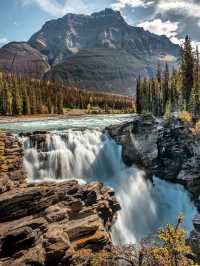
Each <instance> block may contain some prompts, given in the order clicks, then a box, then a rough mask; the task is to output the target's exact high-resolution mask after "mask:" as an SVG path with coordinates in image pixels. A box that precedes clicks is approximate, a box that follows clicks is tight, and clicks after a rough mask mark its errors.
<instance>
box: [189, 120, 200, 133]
mask: <svg viewBox="0 0 200 266" xmlns="http://www.w3.org/2000/svg"><path fill="white" fill-rule="evenodd" d="M191 131H192V134H193V135H198V134H200V120H198V121H197V122H196V124H195V127H193V128H191Z"/></svg>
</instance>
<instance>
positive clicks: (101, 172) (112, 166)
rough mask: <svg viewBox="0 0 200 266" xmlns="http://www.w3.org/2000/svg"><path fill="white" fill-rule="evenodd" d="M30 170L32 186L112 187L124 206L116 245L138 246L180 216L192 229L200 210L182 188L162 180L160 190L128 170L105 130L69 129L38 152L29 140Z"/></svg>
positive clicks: (115, 230)
mask: <svg viewBox="0 0 200 266" xmlns="http://www.w3.org/2000/svg"><path fill="white" fill-rule="evenodd" d="M23 143H24V165H25V168H26V170H27V173H28V178H29V180H31V181H33V180H37V181H38V180H44V179H46V178H48V179H49V178H50V179H53V180H63V179H74V178H75V179H78V180H80V181H84V182H89V181H100V182H104V183H105V184H106V185H108V186H111V187H113V188H114V190H115V191H116V195H117V197H118V199H119V202H120V204H121V207H122V210H121V211H120V212H119V217H118V220H117V222H116V224H115V226H114V227H113V231H112V236H113V240H114V242H115V243H117V244H118V243H120V244H125V243H126V244H127V243H136V242H137V241H139V240H141V239H142V238H143V237H145V236H147V235H150V234H152V233H154V232H155V231H156V230H157V229H158V228H159V227H161V226H163V225H165V224H167V223H175V222H176V217H177V215H178V214H179V213H180V212H184V213H185V216H186V220H185V226H186V229H187V230H188V231H190V230H191V228H192V217H193V216H194V214H195V208H194V206H193V204H192V202H191V201H190V198H189V196H188V194H187V192H186V191H185V190H184V189H183V188H182V187H181V186H179V185H174V184H169V183H166V182H165V181H161V180H159V179H157V178H155V179H154V184H152V183H151V182H150V181H148V180H146V179H145V178H144V173H143V172H142V171H141V170H139V169H137V167H127V166H126V165H125V164H124V163H123V161H122V157H121V146H120V145H117V144H116V142H115V141H114V140H113V139H111V138H110V137H109V136H108V135H107V134H106V133H103V132H102V131H100V130H94V129H86V130H78V129H76V130H73V129H69V130H67V131H65V132H62V133H58V132H57V133H49V134H47V135H46V140H45V148H42V147H41V148H39V149H37V147H36V146H34V145H33V143H32V142H31V141H30V139H29V138H24V139H23Z"/></svg>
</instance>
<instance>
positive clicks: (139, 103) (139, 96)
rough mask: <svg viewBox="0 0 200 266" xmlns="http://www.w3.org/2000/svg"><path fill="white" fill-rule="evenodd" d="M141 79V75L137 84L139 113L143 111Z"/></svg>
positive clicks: (137, 107)
mask: <svg viewBox="0 0 200 266" xmlns="http://www.w3.org/2000/svg"><path fill="white" fill-rule="evenodd" d="M141 100H142V99H141V79H140V76H139V77H138V79H137V86H136V109H137V112H138V114H141V112H142V104H141Z"/></svg>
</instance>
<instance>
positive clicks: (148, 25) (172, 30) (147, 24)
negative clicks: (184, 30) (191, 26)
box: [138, 19, 179, 38]
mask: <svg viewBox="0 0 200 266" xmlns="http://www.w3.org/2000/svg"><path fill="white" fill-rule="evenodd" d="M178 24H179V23H178V22H171V21H170V20H167V21H162V20H161V19H154V20H152V21H144V22H143V23H140V24H139V25H138V27H142V28H144V30H148V31H150V32H152V33H155V34H157V35H166V36H167V37H169V38H173V37H174V38H175V37H176V36H177V30H178Z"/></svg>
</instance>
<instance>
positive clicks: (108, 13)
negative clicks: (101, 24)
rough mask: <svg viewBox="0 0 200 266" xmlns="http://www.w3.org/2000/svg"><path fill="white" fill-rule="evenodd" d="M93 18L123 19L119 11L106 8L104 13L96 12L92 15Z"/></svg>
mask: <svg viewBox="0 0 200 266" xmlns="http://www.w3.org/2000/svg"><path fill="white" fill-rule="evenodd" d="M92 16H93V17H105V16H118V17H122V15H121V13H120V12H119V11H115V10H113V9H112V8H106V9H104V10H102V11H99V12H95V13H93V14H92Z"/></svg>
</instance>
